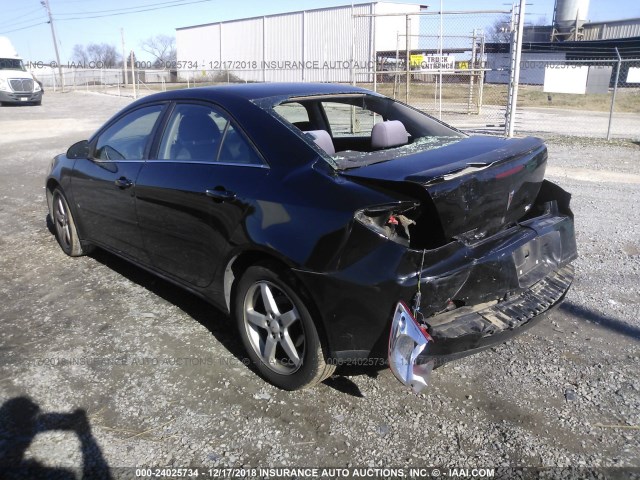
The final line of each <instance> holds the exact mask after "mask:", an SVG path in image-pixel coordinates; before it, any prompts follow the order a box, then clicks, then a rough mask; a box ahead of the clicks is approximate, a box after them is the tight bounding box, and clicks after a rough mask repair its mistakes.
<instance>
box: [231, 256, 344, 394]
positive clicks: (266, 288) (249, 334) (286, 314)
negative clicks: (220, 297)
mask: <svg viewBox="0 0 640 480" xmlns="http://www.w3.org/2000/svg"><path fill="white" fill-rule="evenodd" d="M296 290H297V289H296V287H295V282H294V281H293V279H292V278H291V276H290V275H288V274H287V273H286V271H284V270H280V269H277V268H272V267H271V266H270V267H267V266H264V265H255V266H252V267H249V268H248V269H247V270H246V271H245V273H244V275H242V277H241V279H240V281H239V282H238V285H237V289H236V294H235V297H234V298H235V301H234V316H235V320H236V323H237V326H238V330H239V332H240V337H241V338H242V343H243V344H244V347H245V349H246V351H247V354H248V355H249V358H250V360H251V361H252V362H253V364H254V365H255V366H256V368H257V369H258V371H259V372H260V374H261V375H262V376H263V378H265V379H266V380H267V381H268V382H270V383H271V384H273V385H275V386H276V387H279V388H282V389H284V390H299V389H303V388H307V387H311V386H313V385H315V384H317V383H319V382H321V381H323V380H325V379H326V378H328V377H329V376H331V374H332V373H333V372H334V370H335V366H334V365H331V364H328V363H327V361H326V355H325V352H326V351H327V350H326V348H324V346H323V342H322V339H321V338H320V335H319V333H318V329H317V327H316V325H315V323H314V321H313V319H312V317H311V314H310V313H309V309H308V308H307V306H306V305H305V302H304V301H303V300H302V298H301V295H299V294H298V293H297V291H296Z"/></svg>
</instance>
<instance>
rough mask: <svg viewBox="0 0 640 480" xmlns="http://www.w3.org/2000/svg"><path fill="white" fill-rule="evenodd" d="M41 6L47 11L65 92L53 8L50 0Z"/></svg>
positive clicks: (61, 83) (42, 2)
mask: <svg viewBox="0 0 640 480" xmlns="http://www.w3.org/2000/svg"><path fill="white" fill-rule="evenodd" d="M40 4H41V5H42V6H43V7H44V8H45V9H46V10H47V16H48V17H49V25H51V36H52V37H53V48H54V50H55V51H56V62H57V63H58V73H59V74H60V86H61V88H62V91H63V92H64V77H63V76H62V65H60V54H59V53H58V41H57V40H56V30H55V28H53V17H52V16H51V8H49V0H42V1H41V2H40Z"/></svg>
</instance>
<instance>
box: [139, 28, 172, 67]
mask: <svg viewBox="0 0 640 480" xmlns="http://www.w3.org/2000/svg"><path fill="white" fill-rule="evenodd" d="M140 47H141V48H142V50H144V51H145V52H147V53H150V54H151V55H153V56H154V58H155V60H154V62H153V66H154V67H155V68H165V67H167V66H170V65H171V64H172V63H175V61H176V58H177V55H176V39H175V38H174V37H170V36H169V35H156V36H155V37H149V38H147V39H146V40H144V41H143V42H142V43H141V44H140Z"/></svg>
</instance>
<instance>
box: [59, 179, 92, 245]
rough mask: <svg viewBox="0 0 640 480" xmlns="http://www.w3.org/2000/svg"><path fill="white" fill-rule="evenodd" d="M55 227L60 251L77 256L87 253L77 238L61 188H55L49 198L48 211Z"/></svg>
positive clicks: (73, 221)
mask: <svg viewBox="0 0 640 480" xmlns="http://www.w3.org/2000/svg"><path fill="white" fill-rule="evenodd" d="M49 214H50V216H51V221H52V222H53V226H54V229H55V235H56V240H58V243H59V244H60V248H62V251H63V252H64V253H66V254H67V255H69V256H71V257H79V256H81V255H85V254H87V253H89V252H88V251H87V248H83V246H82V244H81V243H80V239H79V238H78V230H77V228H76V222H75V220H74V218H73V215H72V214H71V209H69V204H68V203H67V199H66V198H65V196H64V194H63V193H62V190H60V189H59V188H56V189H55V190H54V191H53V196H52V199H51V211H50V212H49Z"/></svg>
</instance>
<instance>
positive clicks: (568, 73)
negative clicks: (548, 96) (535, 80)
mask: <svg viewBox="0 0 640 480" xmlns="http://www.w3.org/2000/svg"><path fill="white" fill-rule="evenodd" d="M588 75H589V67H587V66H584V65H547V66H546V67H545V69H544V87H543V91H544V92H547V93H578V94H584V93H586V92H587V77H588Z"/></svg>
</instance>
